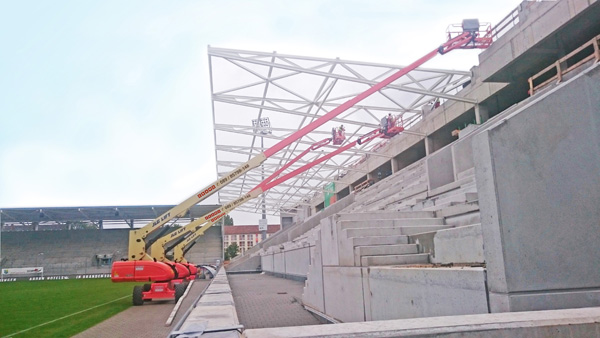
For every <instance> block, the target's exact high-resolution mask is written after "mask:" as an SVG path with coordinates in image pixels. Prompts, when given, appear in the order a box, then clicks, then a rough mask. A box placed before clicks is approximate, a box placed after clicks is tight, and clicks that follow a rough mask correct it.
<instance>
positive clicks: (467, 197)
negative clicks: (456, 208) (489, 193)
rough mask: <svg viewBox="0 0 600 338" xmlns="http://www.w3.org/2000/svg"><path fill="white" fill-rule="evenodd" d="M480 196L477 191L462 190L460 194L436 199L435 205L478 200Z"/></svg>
mask: <svg viewBox="0 0 600 338" xmlns="http://www.w3.org/2000/svg"><path fill="white" fill-rule="evenodd" d="M477 198H478V194H477V193H475V192H461V193H458V194H452V195H450V196H446V197H444V198H440V199H436V200H435V205H444V204H449V203H451V202H459V203H469V202H473V201H476V200H477Z"/></svg>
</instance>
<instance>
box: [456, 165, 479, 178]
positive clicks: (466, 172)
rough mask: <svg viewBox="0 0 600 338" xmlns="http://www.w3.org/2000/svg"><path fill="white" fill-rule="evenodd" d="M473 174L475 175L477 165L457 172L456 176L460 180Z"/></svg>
mask: <svg viewBox="0 0 600 338" xmlns="http://www.w3.org/2000/svg"><path fill="white" fill-rule="evenodd" d="M473 176H475V167H473V168H470V169H467V170H464V171H461V172H459V173H458V174H456V178H457V179H459V180H461V179H463V178H466V177H473Z"/></svg>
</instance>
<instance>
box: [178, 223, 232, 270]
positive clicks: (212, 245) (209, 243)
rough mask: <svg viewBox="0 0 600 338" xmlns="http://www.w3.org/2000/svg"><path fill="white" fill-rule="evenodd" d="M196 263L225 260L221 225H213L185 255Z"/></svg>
mask: <svg viewBox="0 0 600 338" xmlns="http://www.w3.org/2000/svg"><path fill="white" fill-rule="evenodd" d="M185 257H186V259H187V260H188V261H189V262H192V263H194V264H215V263H216V261H217V260H220V261H223V236H222V234H221V227H218V226H213V227H211V228H210V229H208V230H206V232H205V233H204V235H202V236H200V237H198V239H197V241H196V244H195V245H194V246H193V247H192V248H191V249H190V251H188V252H187V253H186V255H185Z"/></svg>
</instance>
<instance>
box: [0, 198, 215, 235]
mask: <svg viewBox="0 0 600 338" xmlns="http://www.w3.org/2000/svg"><path fill="white" fill-rule="evenodd" d="M173 207H174V205H140V206H130V205H128V206H85V207H83V206H82V207H39V208H3V209H0V219H1V221H2V223H3V224H10V225H27V224H30V223H37V224H39V226H41V228H42V229H43V228H44V227H45V226H48V227H51V226H54V225H64V224H66V223H67V222H77V221H81V222H91V223H94V224H96V225H98V223H99V222H100V221H102V223H103V225H104V226H108V227H126V228H127V227H130V228H131V227H134V228H139V227H141V226H143V225H146V224H147V223H148V222H151V221H152V220H154V219H156V218H157V217H159V216H160V215H162V214H164V213H165V212H167V211H169V210H170V209H171V208H173ZM218 207H219V205H210V204H209V205H195V206H193V207H191V208H190V209H189V210H188V212H187V214H186V215H185V217H182V218H181V219H180V220H179V223H183V224H187V223H189V222H190V219H192V218H199V217H202V216H203V215H205V214H206V213H208V212H210V211H212V210H214V209H216V208H218ZM176 222H178V219H175V220H174V221H173V222H172V223H176Z"/></svg>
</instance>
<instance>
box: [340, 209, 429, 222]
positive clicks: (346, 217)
mask: <svg viewBox="0 0 600 338" xmlns="http://www.w3.org/2000/svg"><path fill="white" fill-rule="evenodd" d="M399 218H434V213H433V212H399V211H388V212H364V211H363V212H353V213H340V214H339V218H338V220H339V221H366V220H374V219H399Z"/></svg>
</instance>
